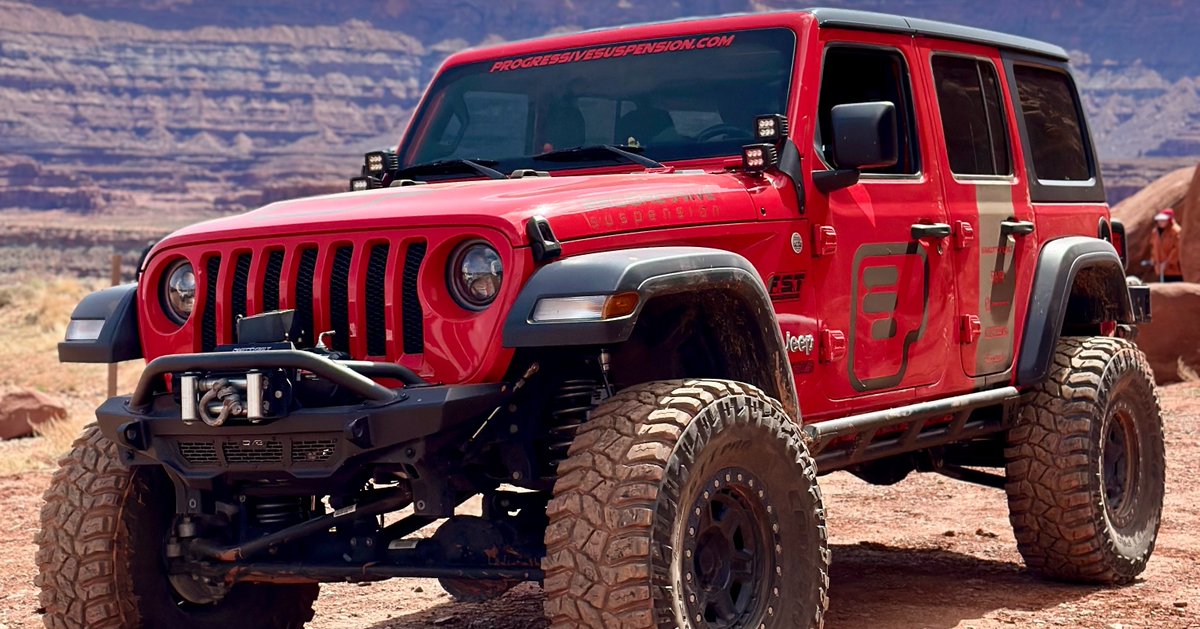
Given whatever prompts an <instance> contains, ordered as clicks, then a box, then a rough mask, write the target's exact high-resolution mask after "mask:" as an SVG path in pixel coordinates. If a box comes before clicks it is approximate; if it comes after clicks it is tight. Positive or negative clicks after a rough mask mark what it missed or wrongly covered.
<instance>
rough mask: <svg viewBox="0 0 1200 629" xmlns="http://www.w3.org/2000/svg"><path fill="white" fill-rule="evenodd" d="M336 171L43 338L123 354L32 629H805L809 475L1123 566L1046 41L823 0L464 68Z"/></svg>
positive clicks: (48, 564)
mask: <svg viewBox="0 0 1200 629" xmlns="http://www.w3.org/2000/svg"><path fill="white" fill-rule="evenodd" d="M350 187H351V191H350V192H348V193H345V194H337V195H332V196H326V197H318V198H310V199H302V200H297V201H289V202H283V203H276V204H273V205H271V206H268V207H265V208H263V209H260V210H258V211H254V212H250V213H248V214H246V215H244V216H237V217H230V218H225V219H220V220H215V221H210V222H207V223H203V224H200V225H196V226H194V227H190V228H187V229H183V230H181V231H179V232H176V233H175V234H173V235H171V236H169V237H168V238H166V239H164V240H163V241H162V242H160V243H158V245H156V246H155V247H154V248H153V249H152V250H151V251H150V252H149V253H148V255H147V256H146V258H145V261H144V263H143V264H142V266H141V270H140V274H139V281H138V282H137V284H136V285H129V286H122V287H118V288H113V289H108V290H104V291H101V292H99V293H96V294H93V295H90V296H89V297H87V298H86V299H85V300H84V301H83V302H82V303H81V304H80V305H79V306H78V308H77V309H76V311H75V313H74V315H73V317H72V321H71V324H70V327H69V328H68V331H67V339H66V341H65V342H64V343H62V344H61V345H60V355H61V358H62V360H64V361H81V362H116V361H124V360H132V359H138V358H143V357H144V358H145V359H146V360H148V364H147V366H146V369H145V372H144V375H143V376H142V378H141V380H140V382H139V383H138V385H137V388H136V390H135V391H134V392H133V394H132V395H131V396H123V397H118V398H113V399H111V400H109V401H107V402H106V403H104V404H103V405H102V406H101V407H100V408H99V410H98V411H97V418H98V422H97V424H96V425H95V426H92V427H89V428H87V429H86V431H85V433H84V435H83V436H82V437H81V438H80V440H79V441H78V442H77V443H76V445H75V449H74V450H73V451H72V453H71V454H70V455H69V456H67V458H65V459H64V460H63V464H62V465H63V467H62V469H61V470H60V471H59V472H58V474H57V475H56V476H55V478H54V482H53V485H52V486H51V488H50V489H49V491H48V492H47V493H46V505H45V508H44V509H43V512H42V530H41V532H40V533H39V536H38V543H39V545H40V550H39V553H38V564H39V567H40V570H41V575H40V577H39V579H38V583H39V585H40V587H41V590H42V603H43V604H44V606H45V610H46V615H45V618H46V623H47V626H49V627H53V628H67V627H71V628H75V627H84V626H86V627H175V628H179V629H184V628H193V627H195V628H217V627H219V628H221V629H225V628H227V627H232V626H254V627H267V628H291V627H299V626H301V625H302V624H303V623H304V622H305V621H307V620H308V619H310V618H311V617H312V614H313V611H312V604H313V601H314V599H315V598H316V596H317V584H318V583H321V582H332V581H338V582H341V581H376V580H381V579H387V578H390V577H435V578H439V579H441V582H442V584H443V585H444V586H445V588H446V589H447V590H448V591H450V592H451V593H452V594H453V595H455V596H456V597H458V598H460V599H468V600H480V599H484V598H488V597H494V596H497V595H499V594H501V593H503V592H504V591H506V590H507V589H508V588H510V587H512V586H513V585H514V584H516V583H519V582H522V581H541V582H542V583H543V587H544V590H545V596H546V602H545V611H546V614H547V615H548V617H549V619H550V624H551V626H553V627H575V626H587V627H616V626H621V627H676V626H678V627H764V626H768V627H789V628H791V627H815V626H820V625H821V622H822V617H823V614H824V612H825V608H826V605H827V600H828V599H827V589H828V584H829V578H828V566H829V559H830V555H829V546H828V544H827V541H826V532H825V522H824V506H823V505H822V501H821V492H820V490H819V488H818V485H817V475H818V474H822V473H828V472H832V471H834V470H848V471H850V472H851V473H853V474H856V475H858V476H859V477H861V478H863V479H866V480H868V481H870V482H873V483H879V484H888V483H894V482H896V481H898V480H900V479H901V478H903V477H904V476H905V475H906V474H908V473H910V472H912V471H914V470H915V471H924V472H938V473H942V474H946V475H949V476H951V477H954V478H959V479H962V480H965V481H969V482H975V483H982V484H985V485H991V486H995V487H997V488H1003V489H1004V490H1005V491H1006V492H1007V493H1008V498H1009V506H1010V509H1011V514H1012V523H1013V526H1014V528H1015V530H1016V537H1017V540H1018V542H1019V544H1020V550H1021V553H1022V554H1023V555H1024V557H1025V560H1026V563H1027V564H1028V565H1029V567H1030V568H1031V569H1033V570H1035V571H1037V572H1039V573H1042V574H1045V575H1048V576H1050V577H1054V578H1061V579H1068V580H1076V581H1084V582H1092V583H1125V582H1128V581H1130V580H1131V579H1133V578H1134V577H1135V576H1137V575H1138V574H1139V573H1140V572H1141V571H1142V570H1143V569H1144V568H1145V566H1146V562H1147V560H1148V559H1149V557H1150V554H1151V551H1152V549H1153V547H1154V541H1155V536H1156V534H1157V531H1158V527H1159V520H1160V513H1161V508H1162V500H1163V481H1164V472H1163V469H1164V466H1163V438H1162V427H1161V422H1162V420H1161V413H1160V410H1159V406H1158V402H1157V399H1156V395H1155V388H1154V381H1153V378H1152V376H1151V374H1150V371H1149V369H1148V368H1147V364H1146V361H1145V359H1144V358H1143V356H1142V354H1141V353H1140V352H1139V351H1138V349H1137V348H1136V347H1135V346H1134V345H1133V344H1132V343H1131V341H1130V338H1131V337H1132V336H1133V333H1134V331H1135V328H1134V327H1133V325H1134V324H1135V323H1137V322H1139V321H1144V320H1146V318H1147V317H1148V315H1149V295H1148V291H1146V289H1145V287H1132V288H1130V287H1128V286H1127V283H1126V278H1125V274H1124V272H1123V268H1124V264H1123V262H1122V259H1121V258H1122V252H1123V250H1124V246H1123V242H1122V240H1123V229H1122V227H1121V226H1120V225H1119V224H1118V223H1116V222H1114V221H1112V220H1110V218H1109V213H1108V208H1107V207H1106V205H1105V197H1104V191H1103V186H1102V184H1101V181H1100V172H1099V168H1098V164H1097V160H1096V155H1095V151H1094V146H1093V143H1092V140H1091V138H1090V135H1089V132H1088V129H1087V125H1086V123H1085V121H1084V117H1083V111H1082V108H1081V106H1080V102H1079V96H1078V94H1077V92H1076V87H1075V82H1074V81H1073V80H1072V78H1071V73H1070V71H1069V70H1068V67H1067V56H1066V54H1065V53H1064V52H1063V50H1062V49H1060V48H1057V47H1054V46H1050V45H1046V44H1043V43H1039V42H1036V41H1031V40H1027V39H1022V38H1018V37H1011V36H1007V35H1001V34H997V33H991V32H987V31H982V30H977V29H972V28H963V27H958V26H951V25H947V24H941V23H936V22H929V21H925V20H914V19H905V18H901V17H894V16H888V15H878V14H871V13H859V12H851V11H842V10H827V9H818V10H812V11H805V12H794V13H773V14H758V15H742V16H731V17H721V18H714V19H706V20H693V21H682V22H673V23H669V24H655V25H649V26H636V27H629V28H622V29H616V30H608V31H597V32H585V33H579V34H574V35H570V36H564V37H556V38H550V39H542V40H537V41H528V42H519V43H513V44H505V45H503V46H498V47H494V48H489V49H483V50H473V51H468V52H463V53H460V54H457V55H454V56H453V57H451V58H450V59H449V60H448V61H447V62H446V64H445V66H444V67H443V68H442V69H441V71H440V72H439V73H438V74H437V76H436V78H435V79H434V80H433V83H432V85H431V87H430V88H429V91H428V93H427V95H426V96H425V98H424V100H423V101H422V102H421V105H420V106H419V107H418V108H417V110H416V112H415V114H414V115H413V118H412V122H411V124H410V126H409V128H408V131H407V133H406V134H405V136H404V138H403V141H402V142H401V143H400V144H399V147H398V149H397V150H395V151H380V152H375V153H370V154H368V155H367V156H366V160H365V164H364V166H363V169H362V172H361V176H360V177H356V178H355V179H353V180H352V181H351V184H350ZM994 470H1001V471H994ZM476 496H482V510H481V511H480V510H473V509H469V508H464V507H463V503H464V502H465V501H467V500H469V499H471V498H473V497H476ZM466 511H471V512H472V514H470V515H468V514H467V513H465V512H466ZM435 522H441V525H440V527H438V528H437V530H436V532H435V533H434V534H433V535H432V536H431V537H425V536H420V535H414V534H415V533H416V532H417V531H418V530H419V529H422V528H424V527H426V526H428V525H430V524H432V523H435Z"/></svg>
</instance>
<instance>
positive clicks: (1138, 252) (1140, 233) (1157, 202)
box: [1112, 167, 1200, 281]
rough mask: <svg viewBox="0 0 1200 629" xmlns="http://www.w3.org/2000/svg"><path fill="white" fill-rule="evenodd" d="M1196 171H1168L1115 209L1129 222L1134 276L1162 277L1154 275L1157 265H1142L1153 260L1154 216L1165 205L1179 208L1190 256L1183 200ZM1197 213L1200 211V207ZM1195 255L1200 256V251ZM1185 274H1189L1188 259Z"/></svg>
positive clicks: (1196, 231) (1127, 235) (1199, 230)
mask: <svg viewBox="0 0 1200 629" xmlns="http://www.w3.org/2000/svg"><path fill="white" fill-rule="evenodd" d="M1198 168H1200V167H1198ZM1193 170H1194V169H1192V168H1180V169H1179V170H1176V171H1173V172H1171V173H1168V174H1167V175H1164V176H1163V177H1161V178H1160V179H1158V180H1156V181H1155V182H1154V183H1152V184H1150V185H1148V186H1146V187H1145V188H1142V190H1141V191H1140V192H1138V193H1137V194H1135V195H1133V196H1131V197H1129V198H1128V199H1125V200H1124V201H1122V202H1120V203H1118V204H1117V206H1116V207H1114V208H1113V209H1112V216H1113V218H1118V219H1121V221H1122V222H1123V223H1125V238H1126V241H1125V242H1126V245H1125V246H1126V248H1127V249H1128V251H1129V269H1128V273H1129V274H1130V275H1136V276H1138V277H1141V278H1142V279H1144V280H1147V281H1151V280H1156V279H1158V278H1156V277H1155V276H1154V268H1153V267H1149V266H1145V267H1144V266H1142V260H1149V259H1150V232H1151V230H1153V229H1154V215H1155V214H1157V213H1158V212H1160V211H1162V209H1163V208H1168V207H1171V208H1175V218H1176V220H1179V221H1180V224H1181V225H1183V228H1184V238H1185V240H1184V243H1183V250H1184V252H1185V253H1184V255H1185V256H1186V255H1187V253H1186V251H1187V246H1188V245H1187V240H1186V238H1187V226H1188V224H1187V223H1186V222H1183V221H1184V220H1186V219H1185V218H1184V217H1185V216H1187V212H1186V211H1184V209H1183V200H1184V198H1185V197H1187V196H1188V194H1189V193H1188V187H1189V186H1192V187H1193V188H1195V187H1196V186H1194V185H1193V184H1192V178H1193V176H1194V173H1193ZM1193 214H1200V210H1198V211H1197V212H1193ZM1195 220H1198V221H1200V215H1197V216H1196V217H1195ZM1192 233H1193V234H1195V236H1196V237H1197V238H1200V226H1197V228H1196V229H1194V230H1192ZM1193 255H1196V256H1200V251H1198V252H1197V253H1196V254H1193ZM1198 262H1200V260H1198ZM1184 273H1185V274H1186V273H1187V261H1186V260H1185V261H1184ZM1198 279H1200V278H1198Z"/></svg>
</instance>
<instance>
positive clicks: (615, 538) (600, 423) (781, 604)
mask: <svg viewBox="0 0 1200 629" xmlns="http://www.w3.org/2000/svg"><path fill="white" fill-rule="evenodd" d="M547 515H548V516H549V519H550V524H549V526H548V527H547V529H546V549H547V554H546V558H545V560H544V561H543V564H542V565H543V568H544V570H545V573H546V576H545V585H544V589H545V592H546V603H545V608H546V613H547V616H548V617H549V619H550V623H551V626H552V627H555V628H563V629H565V628H567V627H592V628H601V627H623V628H632V629H642V628H645V629H648V628H651V627H681V628H688V627H714V628H717V627H720V628H734V627H756V628H757V627H780V628H782V627H788V628H804V627H820V626H821V625H822V620H823V617H824V613H825V609H826V607H827V606H828V596H827V593H828V587H829V576H828V575H829V545H828V541H827V538H826V530H825V511H824V506H823V503H822V500H821V492H820V489H819V488H818V486H817V479H816V468H815V466H814V464H813V461H812V459H811V458H810V457H809V455H808V451H807V449H806V447H805V445H804V440H803V438H802V436H801V431H800V429H799V428H798V427H797V426H796V425H795V424H794V423H793V422H792V421H791V420H790V419H789V418H788V416H787V414H786V413H785V412H784V411H783V409H782V407H781V406H780V405H779V403H778V402H776V401H774V400H771V399H770V398H768V397H766V396H765V395H764V394H763V393H762V391H759V390H758V389H756V388H754V387H752V386H749V385H745V384H740V383H735V382H727V381H719V380H691V381H686V382H680V381H676V382H660V383H651V384H646V385H640V386H635V387H631V388H629V389H626V390H624V391H622V392H620V393H618V394H617V395H615V396H613V397H612V398H610V399H609V400H607V401H605V402H604V403H603V404H602V405H600V406H599V407H598V408H597V409H596V410H595V411H594V412H593V414H592V417H591V419H590V420H589V421H588V422H587V423H586V424H584V425H583V426H582V427H581V428H580V430H579V432H578V434H577V435H576V437H575V441H574V443H573V444H572V445H571V449H570V456H569V458H568V459H567V460H566V461H564V462H563V463H562V464H561V465H560V466H559V477H558V481H557V483H556V484H555V488H554V498H553V499H552V500H551V501H550V504H549V506H548V507H547Z"/></svg>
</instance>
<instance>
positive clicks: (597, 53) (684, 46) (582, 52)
mask: <svg viewBox="0 0 1200 629" xmlns="http://www.w3.org/2000/svg"><path fill="white" fill-rule="evenodd" d="M734 37H735V36H734V35H709V36H705V37H683V38H679V39H664V40H659V41H650V42H637V43H631V44H619V45H616V46H596V47H594V48H581V49H579V50H569V51H565V52H552V53H547V54H543V55H532V56H528V57H518V58H516V59H504V60H501V61H497V62H495V63H494V64H492V69H491V72H508V71H510V70H524V69H526V68H538V67H541V66H552V65H558V64H561V63H577V62H580V61H595V60H597V59H610V58H616V57H627V56H635V55H657V54H661V53H664V52H678V51H681V50H704V49H706V48H728V47H729V46H732V45H733V39H734Z"/></svg>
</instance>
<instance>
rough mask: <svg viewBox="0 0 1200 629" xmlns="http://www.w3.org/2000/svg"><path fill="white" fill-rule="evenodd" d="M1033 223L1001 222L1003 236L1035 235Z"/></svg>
mask: <svg viewBox="0 0 1200 629" xmlns="http://www.w3.org/2000/svg"><path fill="white" fill-rule="evenodd" d="M1033 228H1034V224H1033V221H1000V234H1001V235H1002V236H1025V235H1027V234H1032V233H1033Z"/></svg>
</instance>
